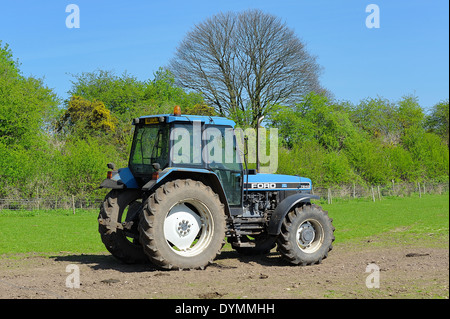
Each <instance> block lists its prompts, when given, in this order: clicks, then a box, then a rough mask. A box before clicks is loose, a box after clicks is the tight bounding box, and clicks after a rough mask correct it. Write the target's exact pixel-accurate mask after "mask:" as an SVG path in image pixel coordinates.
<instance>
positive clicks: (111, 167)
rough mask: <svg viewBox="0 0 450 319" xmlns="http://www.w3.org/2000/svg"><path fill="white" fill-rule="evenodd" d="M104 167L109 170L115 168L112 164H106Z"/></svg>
mask: <svg viewBox="0 0 450 319" xmlns="http://www.w3.org/2000/svg"><path fill="white" fill-rule="evenodd" d="M106 166H107V167H108V168H109V169H111V170H114V168H115V167H116V166H115V165H114V163H108V164H106Z"/></svg>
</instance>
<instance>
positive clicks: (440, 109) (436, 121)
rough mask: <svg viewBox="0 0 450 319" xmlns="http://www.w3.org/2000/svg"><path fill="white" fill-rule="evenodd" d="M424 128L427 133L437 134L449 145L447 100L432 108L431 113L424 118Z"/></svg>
mask: <svg viewBox="0 0 450 319" xmlns="http://www.w3.org/2000/svg"><path fill="white" fill-rule="evenodd" d="M425 121H426V123H425V127H426V128H427V130H428V132H430V133H435V134H437V135H438V136H439V137H440V138H441V139H442V140H444V141H445V143H446V144H447V147H448V145H449V141H448V136H449V128H448V127H449V112H448V99H447V100H446V101H442V102H440V103H438V104H436V105H434V106H433V108H432V109H431V113H430V115H429V116H427V117H426V120H425Z"/></svg>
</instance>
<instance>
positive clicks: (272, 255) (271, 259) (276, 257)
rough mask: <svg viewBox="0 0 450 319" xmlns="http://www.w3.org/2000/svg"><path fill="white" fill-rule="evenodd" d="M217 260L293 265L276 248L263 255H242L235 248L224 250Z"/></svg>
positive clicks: (262, 264)
mask: <svg viewBox="0 0 450 319" xmlns="http://www.w3.org/2000/svg"><path fill="white" fill-rule="evenodd" d="M215 261H219V262H220V263H231V264H234V265H236V264H239V263H243V264H249V265H252V264H259V265H261V266H265V267H286V266H290V265H291V264H290V263H288V262H287V261H285V260H284V259H283V258H281V255H280V253H278V252H276V251H275V250H273V251H271V252H269V253H268V254H263V255H241V254H239V253H238V252H236V251H234V250H231V251H222V252H221V253H220V255H219V256H217V258H216V259H215ZM213 264H214V263H213Z"/></svg>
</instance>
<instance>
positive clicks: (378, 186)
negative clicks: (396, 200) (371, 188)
mask: <svg viewBox="0 0 450 319" xmlns="http://www.w3.org/2000/svg"><path fill="white" fill-rule="evenodd" d="M377 189H378V199H379V200H381V192H380V185H377Z"/></svg>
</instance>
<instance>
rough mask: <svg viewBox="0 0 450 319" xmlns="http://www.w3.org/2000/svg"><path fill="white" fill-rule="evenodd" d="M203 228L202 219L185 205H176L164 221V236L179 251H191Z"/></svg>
mask: <svg viewBox="0 0 450 319" xmlns="http://www.w3.org/2000/svg"><path fill="white" fill-rule="evenodd" d="M201 228H202V221H201V219H200V217H199V216H198V215H197V214H196V213H195V212H194V211H193V210H192V209H190V208H189V207H188V206H186V205H184V204H178V205H175V206H174V207H173V208H172V209H171V210H170V212H169V214H168V215H167V217H166V219H165V221H164V236H165V238H166V240H167V241H169V242H170V243H172V244H173V245H174V246H176V247H177V248H178V249H179V250H186V249H189V248H190V247H191V245H192V243H193V242H194V240H195V238H196V237H197V234H198V233H199V232H200V230H201Z"/></svg>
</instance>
